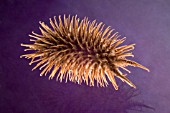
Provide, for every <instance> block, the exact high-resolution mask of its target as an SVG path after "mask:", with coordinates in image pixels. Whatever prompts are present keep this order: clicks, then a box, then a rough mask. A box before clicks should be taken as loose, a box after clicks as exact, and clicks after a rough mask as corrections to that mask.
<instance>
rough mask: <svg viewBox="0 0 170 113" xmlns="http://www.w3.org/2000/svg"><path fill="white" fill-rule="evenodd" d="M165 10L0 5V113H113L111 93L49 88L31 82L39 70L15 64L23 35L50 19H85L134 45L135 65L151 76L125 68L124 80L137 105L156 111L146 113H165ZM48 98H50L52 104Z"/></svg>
mask: <svg viewBox="0 0 170 113" xmlns="http://www.w3.org/2000/svg"><path fill="white" fill-rule="evenodd" d="M169 5H170V2H169V1H168V0H150V1H148V0H142V1H140V2H137V1H136V0H132V1H127V2H126V1H123V0H122V1H120V0H113V1H105V2H104V1H103V0H94V1H92V0H89V1H88V0H87V1H79V2H78V1H77V2H74V1H68V0H56V1H54V0H49V1H48V2H44V1H41V2H39V1H31V0H30V1H26V0H22V1H21V2H19V0H6V1H5V2H2V3H1V4H0V15H1V16H0V17H1V18H0V25H1V28H0V29H1V30H0V32H1V33H0V37H1V41H0V43H1V44H0V50H1V53H0V57H1V59H0V62H1V65H0V92H1V93H0V101H1V103H0V112H2V113H30V112H31V113H37V112H38V113H47V112H48V111H49V110H50V109H52V108H53V109H54V108H55V107H56V106H63V110H65V112H67V111H69V110H72V112H73V111H76V110H77V111H76V112H80V110H79V109H77V106H79V107H82V106H84V107H83V108H82V109H85V110H87V111H88V110H90V111H93V110H94V111H95V110H100V111H99V112H102V111H104V112H107V113H108V112H113V111H112V110H111V109H110V108H112V107H113V106H114V103H113V101H110V100H114V98H113V97H112V96H113V92H112V91H110V90H111V89H112V88H110V89H106V88H105V89H102V88H100V89H98V88H96V87H94V88H88V87H86V86H83V85H82V87H83V88H82V87H79V86H78V85H75V84H72V83H68V84H64V83H57V82H56V81H55V80H52V81H50V82H49V81H48V80H47V77H39V76H37V75H38V74H39V73H40V71H39V70H37V71H33V72H32V71H31V69H32V67H31V66H28V65H27V64H28V63H29V61H27V60H25V59H20V58H19V56H20V55H21V54H23V53H24V52H23V49H22V48H21V47H20V43H23V41H25V43H28V41H29V40H28V35H27V34H30V33H31V31H32V30H33V29H34V30H35V32H39V30H38V28H37V26H39V23H38V22H39V21H40V20H41V21H45V22H46V23H48V21H49V20H48V19H49V18H50V17H53V16H55V15H62V14H71V15H75V14H77V15H79V17H80V18H83V17H84V16H87V17H89V19H90V20H94V19H97V21H98V22H100V21H102V22H104V23H105V24H106V25H110V26H112V27H113V28H115V29H116V31H119V33H120V34H121V35H122V36H126V37H128V40H127V42H126V44H131V43H134V42H135V43H136V48H135V50H134V52H133V53H134V55H135V61H137V62H139V63H142V64H143V65H145V66H148V68H149V69H150V71H151V72H150V73H146V72H145V71H143V70H140V69H134V68H130V69H131V70H132V72H133V75H131V76H129V77H130V79H131V80H132V81H134V84H136V86H137V87H138V89H139V90H140V92H141V94H140V96H138V97H137V100H139V101H144V102H145V103H146V104H148V105H150V106H152V107H154V108H155V109H156V111H152V110H149V111H147V113H169V112H170V108H169V105H170V101H169V99H170V98H169V95H170V90H169V86H170V79H169V73H170V71H169V69H168V67H169V65H170V60H169V58H170V49H169V45H170V40H169V36H170V33H169V29H170V14H169V12H170V8H169ZM92 90H93V91H92ZM106 90H108V91H106ZM100 94H101V95H100ZM41 95H43V96H41ZM50 95H53V96H50ZM81 95H82V96H81ZM48 97H49V98H48ZM53 97H55V99H54V98H53ZM50 98H53V101H52V100H51V99H50ZM45 99H46V101H45ZM86 99H88V100H86ZM85 100H86V102H85ZM91 100H92V101H91ZM80 102H81V104H79V103H80ZM84 102H85V103H84ZM102 102H103V103H102ZM47 103H48V104H47ZM87 103H90V104H87ZM115 103H116V102H115ZM44 104H45V105H44ZM84 104H85V105H84ZM52 105H55V106H52ZM64 105H65V107H64ZM82 109H81V110H82ZM54 111H55V109H54ZM90 111H88V112H90ZM134 113H136V112H134Z"/></svg>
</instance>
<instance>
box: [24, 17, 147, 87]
mask: <svg viewBox="0 0 170 113" xmlns="http://www.w3.org/2000/svg"><path fill="white" fill-rule="evenodd" d="M40 24H41V27H40V31H41V33H42V34H41V35H39V34H36V33H34V32H32V35H29V36H30V37H32V38H33V39H30V41H33V42H34V43H33V44H21V46H24V47H27V49H25V51H27V50H34V51H35V52H34V53H31V54H25V55H22V56H21V57H26V58H28V59H29V58H31V59H32V60H31V62H30V65H31V64H32V63H35V62H36V63H37V64H36V66H35V67H34V68H33V69H32V70H34V69H36V68H37V67H40V70H41V69H43V71H42V72H41V74H40V75H44V74H45V75H46V74H47V73H48V72H50V70H51V69H52V72H51V74H50V76H49V79H52V78H53V77H54V76H55V74H56V72H57V70H58V69H59V68H60V69H59V73H58V75H57V80H58V79H59V80H60V81H62V79H65V80H66V82H67V80H68V79H69V80H70V81H72V82H78V84H81V83H82V81H84V82H85V83H86V84H87V85H88V84H90V86H94V81H95V80H96V82H97V86H101V87H104V86H107V85H108V81H107V80H110V81H111V83H112V85H113V86H114V88H115V89H116V90H117V89H118V86H117V84H116V81H115V76H116V77H118V78H120V79H121V80H122V81H123V82H126V83H127V84H129V85H130V86H131V87H134V88H135V85H134V84H133V83H132V82H131V81H130V80H128V78H127V77H126V75H125V74H123V73H122V72H121V71H120V70H119V68H122V69H124V70H126V71H127V72H129V73H130V71H129V70H128V69H126V68H125V67H126V66H134V67H139V68H142V69H145V70H147V71H149V69H147V68H146V67H144V66H142V65H141V64H139V63H137V62H135V61H132V60H128V59H127V58H126V57H129V56H131V57H133V54H132V53H131V52H129V51H131V50H133V49H134V45H135V44H130V45H124V46H119V45H120V44H122V43H123V42H124V41H125V37H124V38H122V39H118V38H119V37H120V35H118V32H115V33H114V34H112V31H113V30H111V29H110V26H109V27H107V28H106V29H104V24H103V23H102V22H100V23H99V24H97V23H96V20H94V21H93V22H90V21H88V18H87V17H85V18H84V19H83V20H81V21H80V19H79V18H77V16H72V17H70V16H68V18H66V17H65V15H64V21H63V22H62V19H61V17H60V16H59V23H58V22H57V21H56V17H54V21H53V20H52V19H51V18H50V24H51V26H52V29H51V28H49V27H48V26H47V25H45V24H44V22H40ZM118 46H119V47H118Z"/></svg>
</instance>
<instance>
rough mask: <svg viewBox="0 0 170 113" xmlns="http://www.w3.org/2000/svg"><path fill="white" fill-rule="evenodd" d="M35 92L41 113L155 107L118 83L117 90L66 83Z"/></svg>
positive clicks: (110, 112) (137, 111)
mask: <svg viewBox="0 0 170 113" xmlns="http://www.w3.org/2000/svg"><path fill="white" fill-rule="evenodd" d="M66 86H67V87H65V86H63V84H62V85H60V86H58V87H57V88H54V89H48V90H45V92H44V91H43V92H44V93H41V94H38V97H39V100H41V106H42V107H43V108H44V109H45V111H44V113H49V112H50V113H131V112H132V111H133V112H134V113H141V112H147V111H152V110H153V111H154V110H155V109H154V108H153V107H151V106H149V105H147V104H145V103H143V102H140V101H138V100H137V99H135V97H136V96H138V95H139V91H137V90H135V89H133V88H129V87H127V86H125V85H123V84H121V85H120V86H121V88H120V89H119V90H118V91H114V90H113V89H112V87H108V88H97V87H92V88H90V87H87V86H85V85H82V87H78V86H77V85H74V84H70V83H68V84H67V85H66Z"/></svg>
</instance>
